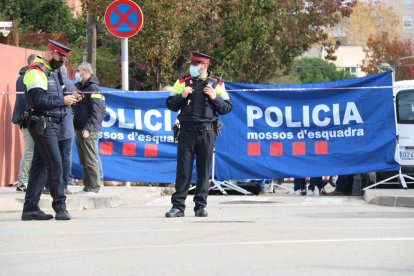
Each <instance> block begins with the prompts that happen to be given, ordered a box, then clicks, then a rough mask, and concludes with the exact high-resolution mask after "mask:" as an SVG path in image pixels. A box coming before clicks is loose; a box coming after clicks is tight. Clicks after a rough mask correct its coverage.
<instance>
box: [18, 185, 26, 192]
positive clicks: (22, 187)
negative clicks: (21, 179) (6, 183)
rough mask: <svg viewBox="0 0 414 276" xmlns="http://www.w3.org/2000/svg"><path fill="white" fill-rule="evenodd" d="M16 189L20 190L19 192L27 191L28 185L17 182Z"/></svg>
mask: <svg viewBox="0 0 414 276" xmlns="http://www.w3.org/2000/svg"><path fill="white" fill-rule="evenodd" d="M16 191H18V192H26V191H27V188H26V185H24V184H17V186H16Z"/></svg>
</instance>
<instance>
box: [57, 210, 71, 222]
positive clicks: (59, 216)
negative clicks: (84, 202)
mask: <svg viewBox="0 0 414 276" xmlns="http://www.w3.org/2000/svg"><path fill="white" fill-rule="evenodd" d="M71 218H72V217H71V216H70V215H69V213H68V211H66V210H61V211H58V212H57V213H56V216H55V219H56V220H70V219H71Z"/></svg>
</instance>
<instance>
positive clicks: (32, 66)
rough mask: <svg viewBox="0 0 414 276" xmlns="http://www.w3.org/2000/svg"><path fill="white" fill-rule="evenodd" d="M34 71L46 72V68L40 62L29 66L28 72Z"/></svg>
mask: <svg viewBox="0 0 414 276" xmlns="http://www.w3.org/2000/svg"><path fill="white" fill-rule="evenodd" d="M32 69H35V70H38V71H40V72H45V70H46V66H45V65H44V64H42V63H40V62H34V63H32V64H30V65H29V67H28V68H27V71H29V70H32Z"/></svg>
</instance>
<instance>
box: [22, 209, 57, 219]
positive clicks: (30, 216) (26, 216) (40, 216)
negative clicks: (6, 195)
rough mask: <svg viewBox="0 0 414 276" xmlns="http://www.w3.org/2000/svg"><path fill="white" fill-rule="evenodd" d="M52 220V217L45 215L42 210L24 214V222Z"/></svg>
mask: <svg viewBox="0 0 414 276" xmlns="http://www.w3.org/2000/svg"><path fill="white" fill-rule="evenodd" d="M52 218H53V216H52V215H50V214H45V213H43V211H42V210H39V211H33V212H23V213H22V220H49V219H52Z"/></svg>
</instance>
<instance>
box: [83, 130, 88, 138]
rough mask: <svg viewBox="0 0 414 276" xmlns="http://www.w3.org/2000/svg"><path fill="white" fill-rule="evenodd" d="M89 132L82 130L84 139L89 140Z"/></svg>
mask: <svg viewBox="0 0 414 276" xmlns="http://www.w3.org/2000/svg"><path fill="white" fill-rule="evenodd" d="M89 134H90V133H89V130H87V129H84V130H82V136H83V138H85V139H86V138H88V137H89Z"/></svg>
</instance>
